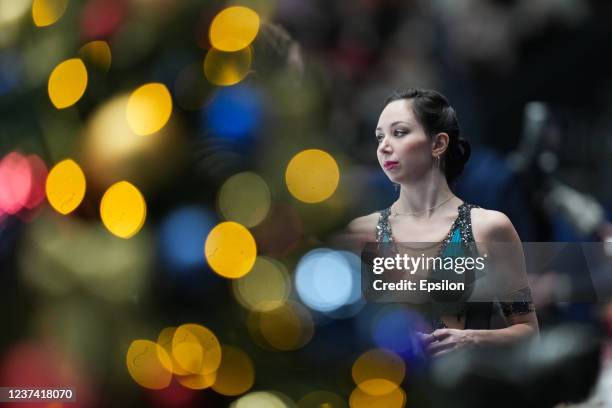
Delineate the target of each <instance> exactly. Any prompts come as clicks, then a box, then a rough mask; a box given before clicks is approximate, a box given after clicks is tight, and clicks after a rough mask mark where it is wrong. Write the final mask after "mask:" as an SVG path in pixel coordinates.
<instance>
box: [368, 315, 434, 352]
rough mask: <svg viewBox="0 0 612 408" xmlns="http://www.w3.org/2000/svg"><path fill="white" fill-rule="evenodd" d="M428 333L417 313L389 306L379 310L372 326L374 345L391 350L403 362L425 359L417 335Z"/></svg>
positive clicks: (425, 325)
mask: <svg viewBox="0 0 612 408" xmlns="http://www.w3.org/2000/svg"><path fill="white" fill-rule="evenodd" d="M419 332H420V333H428V332H429V330H428V327H427V324H426V323H425V321H424V320H423V318H422V317H421V316H420V315H418V314H417V313H415V312H413V311H411V310H409V309H407V308H404V307H396V306H391V307H387V308H384V309H383V310H381V311H380V312H379V313H378V314H377V316H376V317H375V318H374V321H373V324H372V337H373V340H374V343H375V344H376V345H377V346H378V347H381V348H385V349H388V350H392V351H393V352H395V353H397V354H399V355H400V356H402V357H403V358H404V359H405V360H408V361H415V360H420V359H423V358H424V357H425V354H424V350H423V345H422V344H421V340H420V338H419V335H418V333H419Z"/></svg>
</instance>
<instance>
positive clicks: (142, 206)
mask: <svg viewBox="0 0 612 408" xmlns="http://www.w3.org/2000/svg"><path fill="white" fill-rule="evenodd" d="M100 217H101V218H102V222H103V223H104V226H105V227H106V228H107V229H108V230H109V231H110V232H111V233H113V234H114V235H116V236H118V237H120V238H125V239H127V238H131V237H133V236H134V235H135V234H137V233H138V231H140V229H141V228H142V226H143V225H144V223H145V219H146V217H147V204H146V202H145V199H144V197H143V196H142V194H141V193H140V191H138V189H137V188H136V187H135V186H134V185H133V184H131V183H129V182H127V181H120V182H118V183H115V184H113V185H112V186H110V187H109V188H108V190H106V192H105V193H104V196H103V197H102V201H101V202H100Z"/></svg>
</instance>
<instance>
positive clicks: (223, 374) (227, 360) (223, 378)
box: [212, 345, 255, 396]
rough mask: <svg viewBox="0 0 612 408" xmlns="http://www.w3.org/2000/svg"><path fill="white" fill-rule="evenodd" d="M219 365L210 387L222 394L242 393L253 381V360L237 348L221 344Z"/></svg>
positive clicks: (233, 394) (249, 387)
mask: <svg viewBox="0 0 612 408" xmlns="http://www.w3.org/2000/svg"><path fill="white" fill-rule="evenodd" d="M221 352H222V357H221V365H220V366H219V369H218V370H217V372H216V378H215V383H214V384H213V386H212V389H213V390H215V391H216V392H218V393H219V394H222V395H227V396H235V395H240V394H244V393H245V392H247V391H248V390H249V389H251V387H252V386H253V384H254V383H255V367H254V366H253V361H252V360H251V358H250V357H249V356H248V354H246V353H245V352H244V351H242V350H240V349H239V348H236V347H232V346H227V345H223V346H222V347H221Z"/></svg>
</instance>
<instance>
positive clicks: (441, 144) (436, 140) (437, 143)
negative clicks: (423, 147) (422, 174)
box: [431, 132, 450, 157]
mask: <svg viewBox="0 0 612 408" xmlns="http://www.w3.org/2000/svg"><path fill="white" fill-rule="evenodd" d="M449 141H450V138H449V136H448V134H447V133H444V132H440V133H438V134H437V135H435V136H434V137H433V144H432V146H431V154H432V156H434V157H440V156H442V155H443V154H444V152H446V149H448V143H449Z"/></svg>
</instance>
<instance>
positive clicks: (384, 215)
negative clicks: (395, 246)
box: [376, 208, 393, 242]
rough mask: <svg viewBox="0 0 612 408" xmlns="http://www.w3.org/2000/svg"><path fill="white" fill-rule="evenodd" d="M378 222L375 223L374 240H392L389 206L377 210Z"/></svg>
mask: <svg viewBox="0 0 612 408" xmlns="http://www.w3.org/2000/svg"><path fill="white" fill-rule="evenodd" d="M379 213H380V216H379V217H378V224H376V242H393V236H392V234H391V224H389V215H390V214H391V209H390V208H385V209H384V210H381V211H379Z"/></svg>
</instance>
